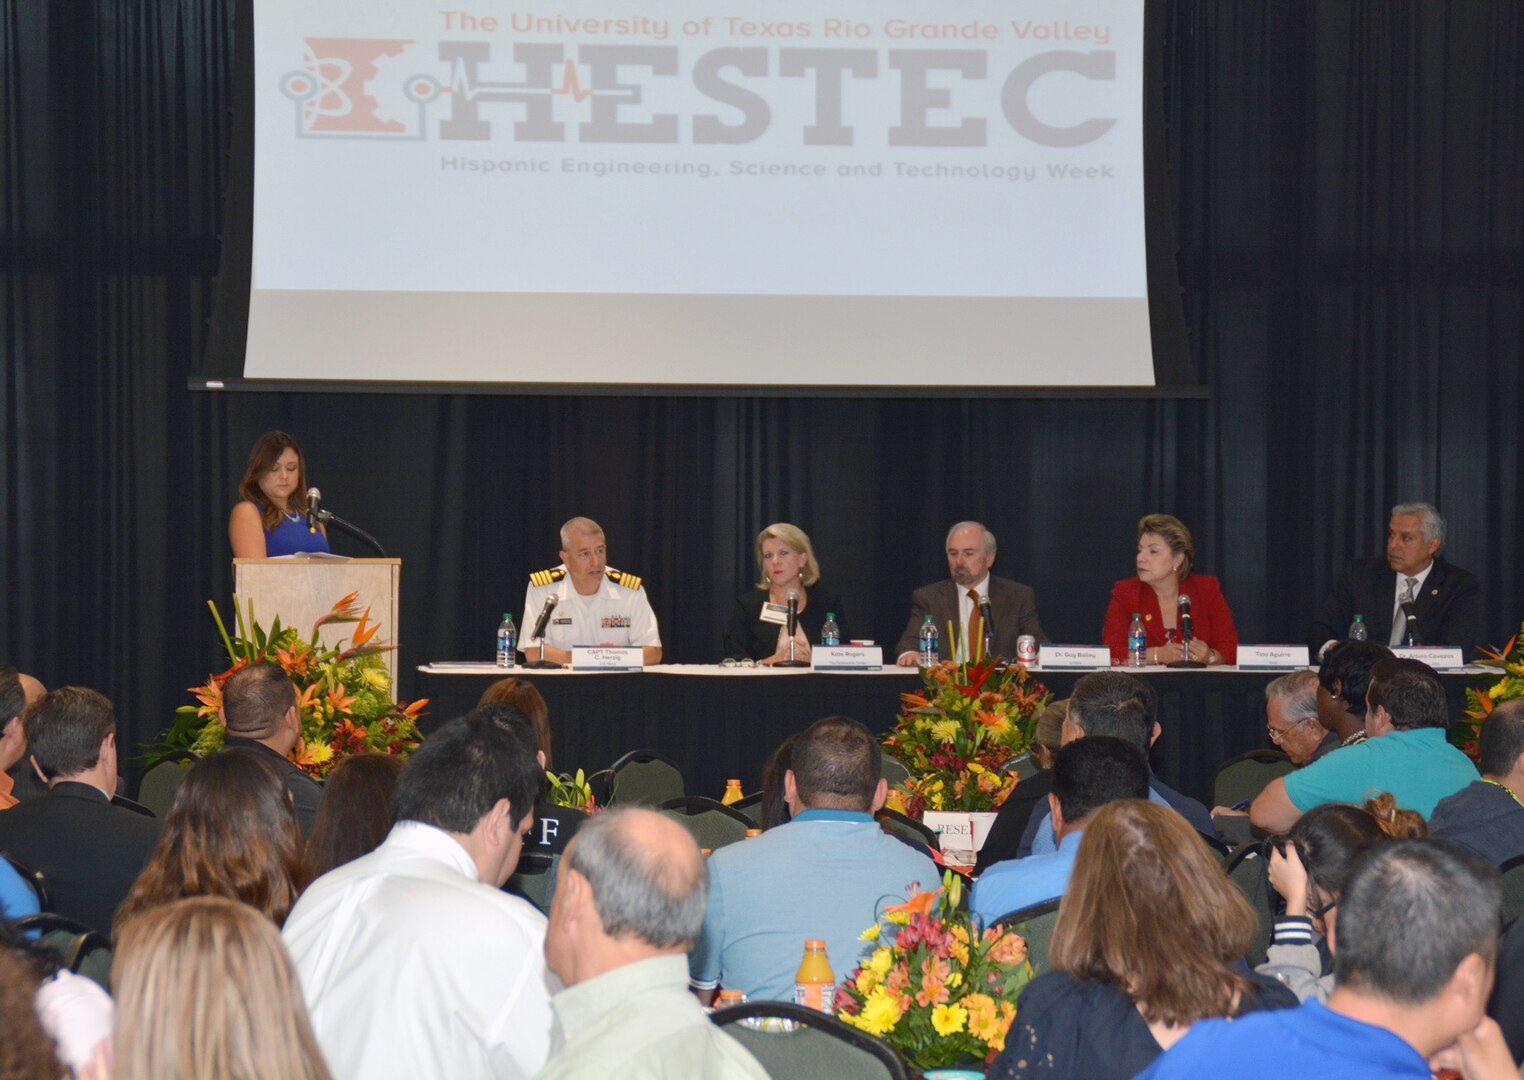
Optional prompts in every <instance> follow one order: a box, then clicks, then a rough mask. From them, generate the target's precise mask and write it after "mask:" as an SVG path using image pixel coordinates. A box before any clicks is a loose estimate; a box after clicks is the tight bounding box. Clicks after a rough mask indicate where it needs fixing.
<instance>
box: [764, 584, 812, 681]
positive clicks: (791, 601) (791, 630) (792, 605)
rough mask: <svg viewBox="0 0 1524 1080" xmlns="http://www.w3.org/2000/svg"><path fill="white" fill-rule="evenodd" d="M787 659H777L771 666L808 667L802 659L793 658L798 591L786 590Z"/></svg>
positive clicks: (796, 626)
mask: <svg viewBox="0 0 1524 1080" xmlns="http://www.w3.org/2000/svg"><path fill="white" fill-rule="evenodd" d="M787 629H788V659H787V660H779V661H778V662H777V663H776V664H774V665H773V667H809V666H810V665H809V664H807V663H805V662H804V661H803V660H796V659H794V634H795V633H797V632H798V629H799V591H798V590H797V589H790V590H789V591H788V626H787Z"/></svg>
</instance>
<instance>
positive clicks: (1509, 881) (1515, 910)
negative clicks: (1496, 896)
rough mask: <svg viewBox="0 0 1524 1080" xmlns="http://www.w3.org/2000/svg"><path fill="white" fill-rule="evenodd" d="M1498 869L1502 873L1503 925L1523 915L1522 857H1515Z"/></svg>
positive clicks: (1523, 881) (1523, 858)
mask: <svg viewBox="0 0 1524 1080" xmlns="http://www.w3.org/2000/svg"><path fill="white" fill-rule="evenodd" d="M1499 869H1501V870H1502V871H1503V923H1504V924H1505V925H1506V924H1508V923H1510V922H1512V921H1513V920H1514V919H1517V918H1518V917H1519V916H1520V915H1524V855H1515V856H1514V857H1513V858H1511V859H1509V860H1508V861H1507V862H1505V863H1504V864H1503V865H1502V866H1501V867H1500V868H1499Z"/></svg>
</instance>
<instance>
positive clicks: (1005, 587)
mask: <svg viewBox="0 0 1524 1080" xmlns="http://www.w3.org/2000/svg"><path fill="white" fill-rule="evenodd" d="M961 591H962V587H961V586H960V585H959V584H958V583H957V582H956V581H954V580H953V579H952V578H946V579H944V580H942V581H939V582H937V583H936V584H935V585H927V586H925V587H923V588H920V589H917V590H916V591H915V592H913V593H911V594H910V621H909V622H908V623H906V624H905V632H904V633H903V634H901V635H900V642H899V644H898V645H896V646H895V647H894V655H895V656H896V657H899V656H903V655H904V654H905V653H908V652H917V651H919V649H920V647H921V623H922V622H924V621H925V619H926V616H927V614H930V615H931V619H932V622H934V623H936V626H937V636H938V638H941V639H945V638H946V637H947V624H948V623H950V622H952V623H956V622H958V621H959V620H958V594H959V593H960V592H961ZM989 593H990V615H991V616H992V617H993V618H994V622H995V655H996V656H1005V657H1009V658H1011V659H1013V660H1014V659H1015V658H1016V639H1017V638H1018V637H1020V636H1021V635H1022V634H1031V635H1032V636H1033V637H1035V638H1036V639H1037V643H1038V644H1039V645H1046V644H1047V643H1048V635H1047V634H1045V633H1043V632H1042V623H1041V622H1040V621H1039V620H1038V618H1037V594H1036V593H1034V592H1033V591H1032V587H1031V586H1030V585H1023V584H1021V582H1019V581H1012V580H1011V579H1010V578H1003V577H995V575H993V574H991V575H990V584H989ZM947 644H948V643H947V641H946V640H943V641H942V659H944V660H946V659H948V658H949V657H950V656H951V655H952V653H951V652H950V651H949V650H948V647H947Z"/></svg>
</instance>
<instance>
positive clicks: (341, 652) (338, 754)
mask: <svg viewBox="0 0 1524 1080" xmlns="http://www.w3.org/2000/svg"><path fill="white" fill-rule="evenodd" d="M358 595H359V594H358V593H350V594H349V595H348V596H346V597H344V598H343V599H342V600H340V601H339V602H338V603H336V604H334V605H333V607H332V609H330V610H329V611H328V612H326V613H325V614H323V615H322V616H321V617H319V618H318V620H317V622H315V623H314V624H313V626H312V636H311V638H310V639H307V638H303V637H302V636H301V634H300V633H299V632H298V631H297V629H296V628H295V627H291V626H282V625H281V622H280V619H279V618H276V619H275V621H274V622H273V623H271V624H270V629H269V630H268V631H266V630H265V629H264V628H263V627H261V626H260V625H259V623H257V622H255V621H254V604H253V602H252V601H250V603H249V611H248V618H247V620H245V617H244V612H243V609H242V608H241V607H240V606H239V604H238V598H237V597H236V596H235V597H234V598H233V610H234V612H235V613H236V614H237V616H238V621H237V631H238V632H237V636H236V637H235V636H231V635H229V634H228V630H227V626H226V625H225V624H224V623H223V621H222V615H221V613H220V612H218V610H217V605H216V604H215V603H213V602H212V601H210V600H208V601H207V607H209V608H210V609H211V611H212V619H213V621H215V622H216V624H217V630H218V633H220V634H221V635H222V644H223V648H224V649H226V650H227V654H228V660H229V661H230V662H231V664H232V666H231V667H229V668H228V669H227V670H226V671H224V672H222V673H221V674H220V675H211V676H208V677H207V680H206V682H204V683H202V684H201V685H200V686H193V687H191V688H190V692H191V693H192V694H194V695H195V697H196V702H197V704H194V705H182V706H180V707H179V708H178V709H176V710H175V719H174V722H173V723H172V724H171V725H170V726H169V727H168V728H165V729H164V730H163V731H161V732H160V733H159V738H158V741H157V742H156V743H154V744H153V745H152V746H150V747H149V748H148V753H147V754H146V755H145V758H144V761H145V763H146V764H148V765H153V764H154V763H155V762H157V761H161V760H163V759H164V758H165V757H168V756H169V755H170V754H173V753H176V752H178V751H189V752H190V753H192V754H195V755H196V756H198V757H200V756H204V755H206V754H209V753H211V752H212V751H214V750H218V749H220V748H221V747H222V745H223V739H224V737H225V735H226V734H227V732H226V729H225V728H224V727H223V725H222V721H221V719H220V718H219V717H218V715H217V712H218V710H219V709H220V708H221V706H222V684H223V683H225V682H227V680H228V677H229V676H231V675H232V674H233V672H235V671H238V670H239V669H240V668H243V667H247V666H248V665H249V664H254V663H259V662H263V661H271V662H273V663H278V664H279V665H280V666H281V668H283V669H284V670H285V672H286V674H287V675H288V676H289V677H290V678H291V682H292V684H293V685H295V687H296V693H297V706H298V708H299V709H300V710H301V717H302V734H301V738H300V739H299V740H298V741H297V744H296V747H295V748H294V749H293V750H292V751H291V754H290V757H291V760H292V761H293V762H295V763H296V764H297V765H299V766H300V767H301V768H302V770H303V771H304V772H306V773H308V774H310V775H312V776H315V777H318V778H322V777H325V776H327V775H328V772H329V770H330V769H332V768H333V766H334V765H335V764H337V763H338V761H339V760H340V759H341V758H345V757H348V756H349V755H350V754H359V753H377V752H379V753H385V754H396V755H399V756H403V757H405V756H407V755H408V754H410V753H412V751H413V750H415V749H417V747H418V742H419V739H420V738H422V736H421V735H419V733H418V723H417V720H418V717H419V716H420V715H421V713H422V710H423V706H425V705H426V704H428V699H427V698H421V699H419V700H418V701H415V702H413V703H411V704H408V703H407V702H401V701H399V702H395V703H394V702H393V701H392V694H391V690H392V680H391V675H390V674H389V673H388V672H387V670H386V665H385V664H384V663H383V662H382V659H381V654H382V653H384V652H387V651H388V650H390V649H394V648H396V646H395V645H383V644H381V643H380V642H377V641H375V640H374V638H375V635H376V631H377V630H378V629H380V627H379V624H376V625H372V624H370V608H366V609H364V611H361V610H360V606H359V604H358V603H357V602H356V601H357V598H358ZM330 623H333V624H341V623H355V624H357V625H356V626H355V629H354V633H353V634H351V635H350V639H349V642H348V643H347V644H341V645H337V646H325V645H321V644H319V643H318V631H319V630H320V629H321V628H322V627H323V626H325V625H328V624H330Z"/></svg>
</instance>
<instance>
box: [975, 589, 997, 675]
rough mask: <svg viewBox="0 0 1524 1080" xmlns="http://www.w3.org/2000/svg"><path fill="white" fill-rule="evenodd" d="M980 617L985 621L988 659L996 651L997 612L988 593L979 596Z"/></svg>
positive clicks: (985, 651)
mask: <svg viewBox="0 0 1524 1080" xmlns="http://www.w3.org/2000/svg"><path fill="white" fill-rule="evenodd" d="M979 618H980V620H981V621H982V622H983V623H984V658H985V659H986V660H988V659H989V657H990V653H992V652H994V651H995V613H994V610H993V609H992V608H991V607H990V598H989V594H988V593H986V594H985V595H984V596H981V597H979Z"/></svg>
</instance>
